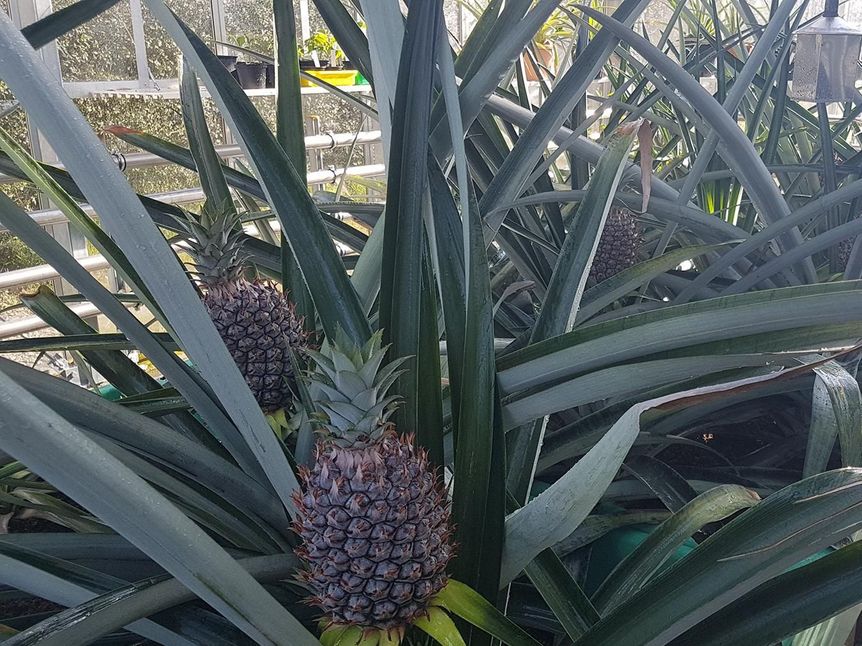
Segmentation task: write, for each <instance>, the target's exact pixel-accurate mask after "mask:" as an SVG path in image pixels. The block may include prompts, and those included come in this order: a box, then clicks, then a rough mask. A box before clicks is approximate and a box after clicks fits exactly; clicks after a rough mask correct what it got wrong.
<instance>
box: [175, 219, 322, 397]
mask: <svg viewBox="0 0 862 646" xmlns="http://www.w3.org/2000/svg"><path fill="white" fill-rule="evenodd" d="M178 221H179V223H180V224H181V225H182V227H183V228H184V229H185V231H186V232H187V233H188V240H187V242H188V247H189V252H190V253H191V255H192V257H193V260H194V269H195V270H194V271H193V272H192V275H193V276H195V278H196V280H197V282H198V284H199V286H200V287H201V288H202V291H203V296H202V299H203V302H204V305H205V306H206V309H207V312H208V313H209V315H210V318H211V319H212V321H213V323H214V324H215V327H216V330H218V333H219V336H221V338H222V340H223V341H224V342H225V345H226V346H227V348H228V350H229V351H230V354H231V356H232V357H233V360H234V361H235V362H236V365H237V366H238V367H239V370H240V372H241V373H242V375H243V377H245V381H246V383H247V384H248V385H249V388H251V391H252V393H254V397H255V399H256V400H257V403H258V404H259V405H260V407H261V408H262V409H263V411H264V412H265V413H272V412H274V411H277V410H279V409H280V408H283V407H284V406H286V405H287V404H288V403H289V402H290V401H291V399H292V395H291V390H290V384H289V380H290V379H291V378H292V377H293V366H292V364H291V361H290V352H289V349H290V348H293V349H304V348H305V347H306V346H307V335H306V333H305V331H304V330H303V328H302V320H301V319H300V318H299V317H297V315H296V313H295V310H294V307H293V304H292V303H291V302H290V301H289V300H288V299H287V297H286V296H285V295H284V294H283V293H282V292H281V291H280V290H279V289H278V287H277V286H276V285H274V284H272V283H269V282H262V281H258V280H255V281H249V280H247V279H246V278H245V277H244V276H243V273H244V271H245V269H246V267H245V258H244V257H243V255H242V238H241V236H242V228H241V226H240V215H239V214H238V213H237V212H236V210H235V209H234V208H233V205H224V206H222V207H218V208H216V207H213V206H212V205H211V204H209V203H207V204H205V205H204V208H203V209H202V210H201V216H200V220H199V221H198V220H196V219H195V218H193V217H192V216H191V215H187V216H186V217H185V218H179V219H178Z"/></svg>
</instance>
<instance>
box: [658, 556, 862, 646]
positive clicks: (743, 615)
mask: <svg viewBox="0 0 862 646" xmlns="http://www.w3.org/2000/svg"><path fill="white" fill-rule="evenodd" d="M860 582H862V544H860V543H858V542H856V543H852V544H851V545H849V546H847V547H844V548H842V549H840V550H837V551H836V552H833V553H832V554H829V555H827V556H824V557H822V558H820V559H817V560H816V561H815V562H813V563H811V564H809V565H805V566H802V567H800V568H796V569H794V570H791V571H790V572H787V573H786V574H782V575H781V576H777V577H775V578H774V579H772V580H771V581H769V582H767V583H764V584H763V585H761V586H759V587H758V588H756V589H755V590H753V591H752V592H750V593H749V594H747V595H745V596H744V597H742V598H740V599H739V600H737V601H735V602H734V603H733V604H731V605H729V606H727V607H726V608H724V609H723V610H721V611H720V612H717V613H715V614H714V615H712V616H711V617H710V618H709V619H707V620H706V621H704V622H702V623H700V624H698V625H697V626H696V627H695V628H693V629H691V630H689V631H688V632H686V633H684V634H683V635H681V636H680V637H678V638H676V639H675V640H673V641H672V642H671V644H672V646H723V645H724V644H733V643H738V644H746V645H748V644H751V646H769V645H770V644H774V643H776V642H778V641H780V640H781V639H782V638H785V637H789V636H791V635H793V634H794V633H795V632H798V631H799V630H801V629H804V628H807V627H809V626H812V625H814V624H816V623H818V622H820V621H822V620H824V619H828V618H829V617H831V616H833V615H835V614H837V613H839V612H841V611H842V610H844V609H846V608H850V607H852V606H854V605H856V604H858V603H859V602H860V600H862V588H860ZM824 639H825V636H824V635H820V636H818V637H817V641H816V642H809V643H812V644H817V646H827V645H828V644H835V642H826V641H824ZM845 639H846V635H845ZM794 643H796V642H794ZM840 643H841V644H843V643H844V641H841V642H840Z"/></svg>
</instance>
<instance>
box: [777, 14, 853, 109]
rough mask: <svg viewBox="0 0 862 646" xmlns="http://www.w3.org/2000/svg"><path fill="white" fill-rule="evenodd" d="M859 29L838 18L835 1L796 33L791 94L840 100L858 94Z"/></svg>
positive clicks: (823, 100)
mask: <svg viewBox="0 0 862 646" xmlns="http://www.w3.org/2000/svg"><path fill="white" fill-rule="evenodd" d="M860 50H862V31H859V30H858V29H854V28H853V27H851V26H850V24H848V23H847V22H845V21H844V20H842V19H841V18H839V17H838V0H827V2H826V9H825V11H824V12H823V15H822V16H821V17H820V18H818V19H817V20H815V21H814V22H812V23H811V24H810V25H808V26H806V27H803V28H802V29H799V30H798V31H797V32H796V57H795V59H794V63H793V84H792V86H791V90H790V96H791V97H792V98H794V99H796V100H798V101H813V102H815V103H840V102H844V101H853V100H855V99H856V97H857V92H856V80H857V79H858V78H859V53H860Z"/></svg>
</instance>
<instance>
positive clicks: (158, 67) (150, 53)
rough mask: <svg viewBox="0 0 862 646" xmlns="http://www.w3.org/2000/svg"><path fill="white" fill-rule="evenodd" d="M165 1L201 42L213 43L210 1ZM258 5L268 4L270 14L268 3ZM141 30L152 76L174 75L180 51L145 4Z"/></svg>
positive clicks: (168, 76) (175, 76)
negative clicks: (145, 43) (144, 38)
mask: <svg viewBox="0 0 862 646" xmlns="http://www.w3.org/2000/svg"><path fill="white" fill-rule="evenodd" d="M166 4H167V5H168V6H169V7H170V8H171V9H172V10H173V12H174V13H176V14H177V15H178V16H179V17H180V18H181V19H182V20H183V21H184V22H185V23H186V24H187V25H188V26H189V27H191V28H192V30H194V32H195V33H196V34H197V35H198V36H199V37H200V38H202V39H203V40H204V42H206V43H207V44H209V45H210V46H211V47H212V46H213V26H212V6H211V5H210V2H209V0H168V2H166ZM258 4H260V5H262V6H269V7H270V9H269V10H270V13H271V12H272V7H271V6H270V4H269V3H268V2H258ZM144 33H145V35H146V41H147V62H148V63H149V66H150V72H151V73H152V75H153V76H154V77H155V78H157V79H169V78H177V76H178V74H177V69H178V68H177V62H178V61H179V55H180V50H179V49H177V47H176V46H175V45H174V44H173V41H172V40H171V37H170V36H168V33H167V32H166V31H165V30H164V29H162V27H161V26H160V25H159V24H158V22H156V20H155V19H154V18H153V17H152V16H151V15H150V13H149V11H148V10H147V8H146V7H144Z"/></svg>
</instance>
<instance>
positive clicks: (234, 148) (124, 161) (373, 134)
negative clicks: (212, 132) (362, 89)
mask: <svg viewBox="0 0 862 646" xmlns="http://www.w3.org/2000/svg"><path fill="white" fill-rule="evenodd" d="M380 140H381V133H380V131H379V130H362V131H360V132H359V133H355V132H338V133H335V132H325V133H322V134H319V135H311V136H308V137H306V138H305V148H306V150H332V149H334V148H338V147H340V146H350V145H351V144H353V142H354V141H355V142H356V144H357V145H360V144H374V143H378V142H380ZM215 149H216V152H217V153H218V154H219V156H221V157H222V159H231V158H235V157H241V156H242V154H243V153H242V150H241V149H240V146H239V144H221V145H219V146H216V147H215ZM115 159H116V160H117V163H118V164H119V166H120V167H121V168H122V169H127V168H144V167H147V166H162V165H167V164H169V163H170V162H167V161H165V160H164V159H163V158H162V157H159V156H158V155H155V154H153V153H117V154H116V155H115ZM52 165H53V166H55V167H56V168H65V166H64V165H63V164H62V163H60V162H56V163H54V164H52ZM16 181H20V180H18V179H17V178H15V177H10V176H8V175H3V174H2V173H0V184H3V183H9V182H16ZM313 183H314V182H313V181H311V180H309V184H313Z"/></svg>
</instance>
